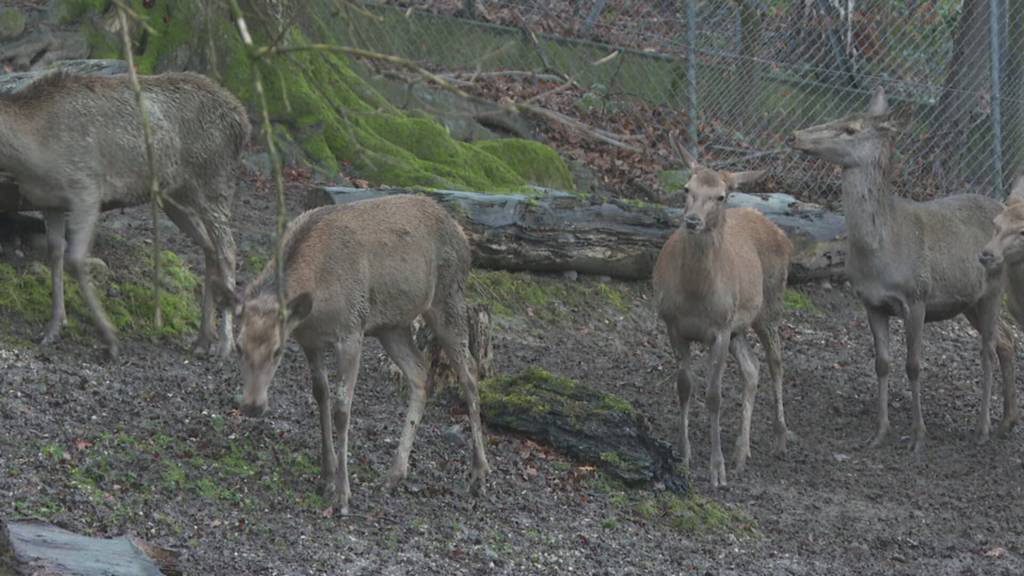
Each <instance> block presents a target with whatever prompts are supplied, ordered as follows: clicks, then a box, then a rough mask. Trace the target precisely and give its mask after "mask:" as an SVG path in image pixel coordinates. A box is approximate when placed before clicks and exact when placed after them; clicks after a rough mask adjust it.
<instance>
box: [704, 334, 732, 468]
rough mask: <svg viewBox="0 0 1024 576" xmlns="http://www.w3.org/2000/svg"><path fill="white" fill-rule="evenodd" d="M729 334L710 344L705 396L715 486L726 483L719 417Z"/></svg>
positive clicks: (718, 335)
mask: <svg viewBox="0 0 1024 576" xmlns="http://www.w3.org/2000/svg"><path fill="white" fill-rule="evenodd" d="M729 336H730V335H729V333H728V332H723V333H720V334H716V335H715V337H714V340H713V342H712V344H711V354H710V358H709V361H710V367H709V370H708V384H707V386H708V388H707V392H706V397H705V404H706V405H707V409H708V420H709V422H710V424H711V468H710V472H711V485H712V486H714V487H715V488H718V487H720V486H725V485H726V480H725V458H724V457H723V456H722V434H721V432H722V431H721V422H720V419H721V411H722V373H723V372H724V371H725V359H726V356H727V355H728V351H729Z"/></svg>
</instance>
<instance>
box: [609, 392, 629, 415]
mask: <svg viewBox="0 0 1024 576" xmlns="http://www.w3.org/2000/svg"><path fill="white" fill-rule="evenodd" d="M603 402H604V407H605V408H606V409H607V410H611V411H615V412H622V413H623V414H636V408H634V407H633V404H632V403H630V402H629V400H626V399H625V398H620V397H619V396H616V395H615V394H605V395H604V399H603Z"/></svg>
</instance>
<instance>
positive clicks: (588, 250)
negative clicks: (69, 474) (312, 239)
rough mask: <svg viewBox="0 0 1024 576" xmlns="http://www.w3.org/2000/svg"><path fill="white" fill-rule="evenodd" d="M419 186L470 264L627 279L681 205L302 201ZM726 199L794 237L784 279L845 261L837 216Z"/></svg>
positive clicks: (315, 194) (460, 198)
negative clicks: (459, 235)
mask: <svg viewBox="0 0 1024 576" xmlns="http://www.w3.org/2000/svg"><path fill="white" fill-rule="evenodd" d="M399 193H425V194H428V195H430V196H432V197H434V198H435V199H437V200H439V201H440V203H441V205H442V206H444V207H445V208H447V209H448V210H449V212H451V213H452V215H453V216H455V217H456V218H457V219H458V220H459V221H460V223H461V224H462V227H463V229H464V230H465V231H466V236H467V237H468V238H469V242H470V245H471V246H472V249H473V265H474V266H476V267H479V268H494V269H501V270H529V271H534V272H563V271H568V270H572V271H576V272H580V273H584V274H598V275H604V276H612V277H616V278H623V279H629V280H640V279H646V278H650V276H651V272H652V270H653V268H654V261H655V259H656V258H657V257H658V252H659V251H660V250H661V247H662V245H663V244H664V243H665V240H667V239H668V236H669V235H670V234H672V232H674V231H675V230H676V228H678V225H679V222H680V220H681V218H682V211H681V210H679V209H675V208H666V207H664V206H660V205H651V204H637V203H625V202H618V201H612V202H610V203H607V204H592V203H591V202H590V201H589V200H586V199H584V198H580V197H576V196H571V195H567V194H552V195H547V196H538V197H527V196H517V195H504V196H501V195H491V194H478V193H472V192H451V191H430V192H420V191H412V190H404V189H401V188H389V189H384V190H372V189H358V188H340V187H337V188H315V189H312V190H310V193H309V196H308V198H307V207H308V208H312V207H315V206H323V205H326V204H345V203H348V202H354V201H357V200H364V199H367V198H376V197H381V196H385V195H388V194H399ZM730 206H752V207H755V208H757V209H758V210H760V211H761V212H762V213H764V214H765V215H766V216H767V217H768V218H769V219H771V220H773V221H774V222H775V223H776V224H778V225H779V226H780V227H781V228H782V229H783V230H784V231H785V232H786V233H787V235H788V236H789V238H790V239H791V240H792V241H793V244H794V248H795V249H794V253H793V259H792V262H791V265H790V275H789V278H790V281H791V282H800V281H806V280H811V279H815V278H824V277H830V276H837V275H840V274H841V273H842V271H843V266H844V264H845V260H846V243H845V240H844V236H845V225H844V221H843V218H842V216H841V215H839V214H836V213H833V212H829V211H826V210H824V209H822V208H821V207H819V206H815V205H813V204H803V203H800V202H796V201H795V200H793V198H792V197H790V196H787V195H784V194H768V195H766V199H765V198H761V197H758V196H753V195H750V194H743V193H738V192H737V193H734V194H732V195H731V196H730Z"/></svg>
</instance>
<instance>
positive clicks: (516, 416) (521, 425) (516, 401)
mask: <svg viewBox="0 0 1024 576" xmlns="http://www.w3.org/2000/svg"><path fill="white" fill-rule="evenodd" d="M480 406H481V415H482V417H483V419H484V421H485V422H487V424H488V425H489V426H493V427H496V428H501V429H504V430H508V431H510V432H513V433H516V434H520V435H522V436H526V437H527V438H530V439H531V440H534V441H536V442H540V443H543V444H547V445H549V446H552V447H554V448H555V449H556V450H558V451H560V452H562V453H564V454H565V455H567V456H569V457H571V458H573V459H575V460H578V461H581V462H583V463H586V464H591V465H594V466H597V467H599V468H601V470H603V471H604V472H605V473H607V474H609V475H610V476H612V477H613V478H616V479H618V480H620V481H622V482H623V483H625V484H627V485H630V486H651V485H653V484H656V483H659V482H660V483H663V484H664V485H665V487H666V488H667V489H668V490H671V491H673V492H687V491H688V484H687V481H686V479H685V478H683V477H681V476H678V475H676V473H675V458H674V456H673V454H672V446H671V445H670V444H668V443H666V442H664V441H662V440H659V439H656V438H654V437H653V436H651V430H650V425H649V424H648V422H647V419H646V418H645V417H644V416H643V414H641V413H640V412H639V411H637V410H636V408H634V407H633V405H632V404H630V403H629V402H628V401H626V400H623V399H622V398H619V397H618V396H615V395H613V394H607V393H603V392H599V391H597V390H593V389H591V388H588V387H587V386H585V385H583V384H580V383H578V382H575V381H573V380H570V379H568V378H564V377H561V376H556V375H554V374H551V373H550V372H547V371H545V370H543V369H540V368H530V369H529V370H527V371H525V372H523V373H521V374H518V375H516V376H498V377H494V378H490V379H487V380H485V381H483V382H482V383H481V385H480Z"/></svg>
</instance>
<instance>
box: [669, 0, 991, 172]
mask: <svg viewBox="0 0 1024 576" xmlns="http://www.w3.org/2000/svg"><path fill="white" fill-rule="evenodd" d="M993 1H994V0H993ZM686 107H687V110H686V132H687V136H689V140H690V153H691V154H693V157H694V158H699V156H698V155H697V120H698V118H699V117H700V113H699V110H698V109H697V0H686Z"/></svg>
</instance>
